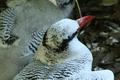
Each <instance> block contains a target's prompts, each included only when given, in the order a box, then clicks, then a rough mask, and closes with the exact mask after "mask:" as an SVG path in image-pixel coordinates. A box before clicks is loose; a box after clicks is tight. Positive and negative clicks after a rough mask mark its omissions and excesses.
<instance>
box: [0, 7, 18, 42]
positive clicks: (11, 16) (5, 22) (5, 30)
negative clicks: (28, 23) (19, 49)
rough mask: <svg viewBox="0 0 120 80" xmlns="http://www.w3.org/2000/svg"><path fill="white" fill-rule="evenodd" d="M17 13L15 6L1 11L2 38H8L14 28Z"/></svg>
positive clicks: (0, 33)
mask: <svg viewBox="0 0 120 80" xmlns="http://www.w3.org/2000/svg"><path fill="white" fill-rule="evenodd" d="M15 18H16V13H15V10H14V9H13V8H8V9H6V10H4V11H3V12H1V13H0V38H1V39H2V41H5V40H8V39H9V38H10V36H11V33H12V30H13V28H14V23H15Z"/></svg>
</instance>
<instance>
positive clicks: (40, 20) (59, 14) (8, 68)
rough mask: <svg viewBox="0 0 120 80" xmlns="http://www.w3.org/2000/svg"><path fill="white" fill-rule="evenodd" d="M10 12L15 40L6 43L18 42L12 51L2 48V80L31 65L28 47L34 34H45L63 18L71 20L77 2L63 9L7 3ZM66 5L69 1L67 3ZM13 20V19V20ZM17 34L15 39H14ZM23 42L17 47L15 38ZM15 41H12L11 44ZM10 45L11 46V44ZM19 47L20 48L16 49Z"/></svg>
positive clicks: (43, 3) (43, 1)
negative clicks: (11, 10)
mask: <svg viewBox="0 0 120 80" xmlns="http://www.w3.org/2000/svg"><path fill="white" fill-rule="evenodd" d="M6 1H7V2H6V5H7V7H8V8H12V9H14V10H13V12H14V11H15V15H16V17H15V22H13V23H14V26H13V30H11V32H12V34H11V36H13V38H11V36H10V38H9V39H8V40H7V43H8V41H9V43H10V42H12V41H15V42H12V43H15V46H14V44H13V45H12V46H10V47H7V48H3V47H0V73H3V74H0V80H11V79H12V78H13V77H14V76H15V75H16V74H17V73H18V72H19V71H20V70H21V69H22V68H23V67H24V66H25V65H27V64H28V63H29V62H31V60H32V57H33V55H34V54H33V53H32V52H31V53H28V52H29V51H27V52H26V49H27V47H28V45H29V43H30V42H31V41H32V40H33V37H32V34H33V33H34V32H36V31H37V30H38V31H40V32H41V31H42V29H43V28H45V27H46V28H48V27H49V25H51V24H53V23H54V22H56V21H58V20H60V19H62V18H71V17H70V15H71V13H72V11H73V8H74V5H75V2H74V1H73V2H72V3H70V4H68V5H66V6H64V8H60V7H59V6H55V5H54V4H53V3H52V2H50V1H49V0H6ZM65 1H67V0H65ZM13 19H14V17H13ZM13 34H14V35H13ZM14 36H17V37H18V38H19V39H17V40H20V41H19V42H18V44H16V41H17V40H15V39H16V37H14ZM11 39H12V41H11ZM10 45H11V43H10ZM16 45H17V46H16Z"/></svg>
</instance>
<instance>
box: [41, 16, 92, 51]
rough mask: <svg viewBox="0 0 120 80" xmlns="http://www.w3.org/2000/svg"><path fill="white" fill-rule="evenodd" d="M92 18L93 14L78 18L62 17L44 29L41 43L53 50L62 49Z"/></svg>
mask: <svg viewBox="0 0 120 80" xmlns="http://www.w3.org/2000/svg"><path fill="white" fill-rule="evenodd" d="M93 19H94V16H84V17H82V18H80V19H78V20H71V19H62V20H60V21H58V22H56V23H55V24H53V25H52V26H51V27H50V28H49V29H48V30H47V31H46V33H45V36H44V39H43V45H44V46H46V47H47V48H49V49H52V50H55V51H63V50H64V49H65V48H66V47H67V45H68V43H69V42H70V41H71V40H72V39H73V38H74V37H75V36H76V35H77V33H78V32H79V31H80V30H82V29H83V28H85V27H86V26H87V25H88V24H90V23H91V21H92V20H93Z"/></svg>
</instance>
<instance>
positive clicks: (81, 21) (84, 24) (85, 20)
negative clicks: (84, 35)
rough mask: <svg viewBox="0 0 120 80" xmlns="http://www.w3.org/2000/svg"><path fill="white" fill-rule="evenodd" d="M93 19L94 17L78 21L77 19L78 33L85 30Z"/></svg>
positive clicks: (86, 17) (82, 18)
mask: <svg viewBox="0 0 120 80" xmlns="http://www.w3.org/2000/svg"><path fill="white" fill-rule="evenodd" d="M94 18H95V16H84V17H81V18H80V19H78V20H77V21H78V23H79V26H80V28H79V29H78V31H79V30H80V29H83V28H85V27H86V26H87V25H89V24H90V23H91V22H92V20H93V19H94Z"/></svg>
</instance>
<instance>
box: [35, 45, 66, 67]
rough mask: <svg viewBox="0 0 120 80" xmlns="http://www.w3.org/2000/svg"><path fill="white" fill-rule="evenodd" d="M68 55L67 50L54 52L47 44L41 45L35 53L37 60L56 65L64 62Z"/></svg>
mask: <svg viewBox="0 0 120 80" xmlns="http://www.w3.org/2000/svg"><path fill="white" fill-rule="evenodd" d="M67 56H68V53H67V51H63V52H62V53H59V52H54V51H52V50H49V49H47V48H46V47H45V46H41V47H40V48H39V49H38V51H37V52H36V55H35V60H39V61H40V62H42V63H44V64H47V65H52V64H53V65H54V64H59V63H63V62H64V60H65V59H66V57H67Z"/></svg>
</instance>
